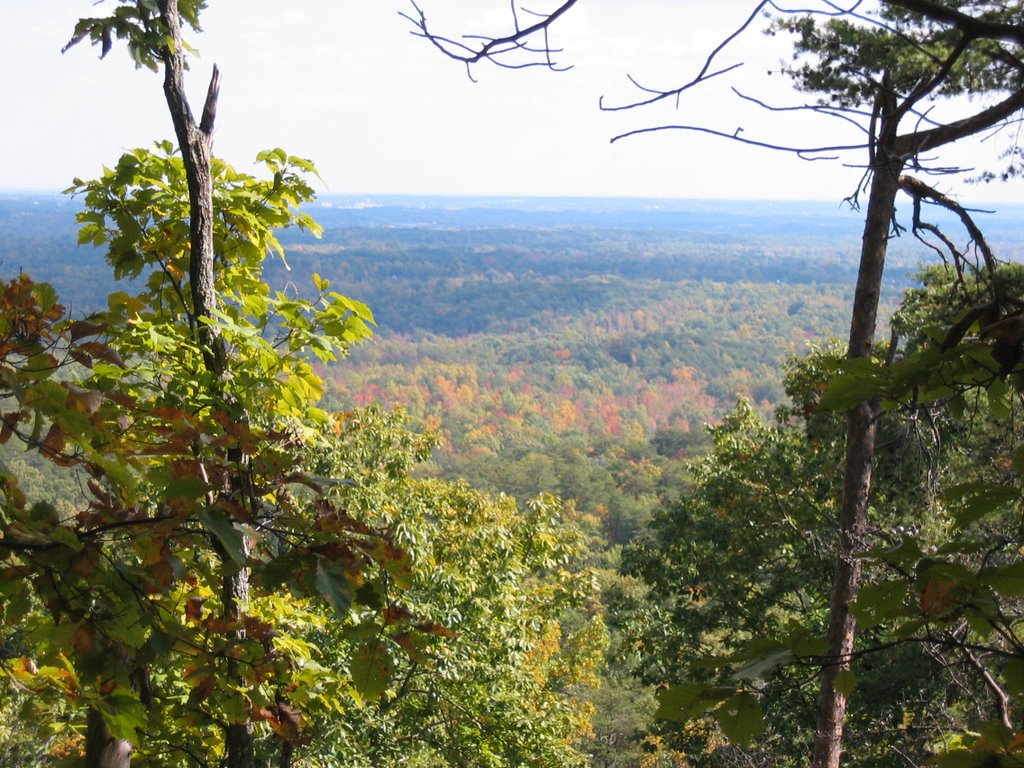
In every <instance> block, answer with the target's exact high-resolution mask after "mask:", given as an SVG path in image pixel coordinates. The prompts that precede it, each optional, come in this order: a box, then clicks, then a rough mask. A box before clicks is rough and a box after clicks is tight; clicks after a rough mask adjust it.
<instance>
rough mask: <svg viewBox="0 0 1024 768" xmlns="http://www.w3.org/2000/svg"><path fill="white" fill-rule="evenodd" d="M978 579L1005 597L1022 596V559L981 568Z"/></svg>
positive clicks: (1023, 570)
mask: <svg viewBox="0 0 1024 768" xmlns="http://www.w3.org/2000/svg"><path fill="white" fill-rule="evenodd" d="M978 581H980V582H981V583H982V584H984V585H986V586H989V587H991V588H992V589H994V590H995V591H996V592H998V593H999V594H1001V595H1003V596H1005V597H1021V596H1024V561H1021V560H1019V561H1017V562H1016V563H1012V564H1011V565H1004V566H999V567H994V568H982V569H981V571H980V572H979V573H978Z"/></svg>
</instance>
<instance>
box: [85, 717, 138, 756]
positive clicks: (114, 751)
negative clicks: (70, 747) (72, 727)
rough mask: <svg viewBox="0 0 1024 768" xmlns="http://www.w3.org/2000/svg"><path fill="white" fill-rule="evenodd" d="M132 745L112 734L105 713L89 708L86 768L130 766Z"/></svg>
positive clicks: (86, 736) (86, 732) (86, 735)
mask: <svg viewBox="0 0 1024 768" xmlns="http://www.w3.org/2000/svg"><path fill="white" fill-rule="evenodd" d="M131 763H132V745H131V743H130V742H128V741H127V740H125V739H115V738H114V737H113V736H112V735H111V734H110V729H108V728H107V724H106V722H105V721H104V720H103V715H101V714H100V713H99V711H97V710H95V709H90V710H89V715H88V719H87V721H86V730H85V768H129V766H130V765H131Z"/></svg>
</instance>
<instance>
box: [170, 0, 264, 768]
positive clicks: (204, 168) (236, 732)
mask: <svg viewBox="0 0 1024 768" xmlns="http://www.w3.org/2000/svg"><path fill="white" fill-rule="evenodd" d="M160 14H161V19H162V21H163V24H164V26H165V27H166V29H167V35H168V37H169V39H170V41H171V45H170V46H168V47H167V48H166V49H165V51H164V95H165V97H166V99H167V106H168V109H169V110H170V113H171V121H172V122H173V123H174V132H175V135H176V137H177V139H178V146H179V148H180V150H181V156H182V161H183V163H184V166H185V177H186V179H187V182H188V197H189V245H190V257H189V287H190V290H191V297H192V310H191V314H190V322H191V324H192V326H193V329H194V331H195V333H196V337H197V339H198V341H199V344H200V346H201V348H202V352H203V362H204V363H205V366H206V370H207V371H208V372H209V373H211V374H213V377H214V383H213V385H212V386H213V388H214V389H215V391H214V392H213V393H212V394H214V395H215V396H217V397H220V398H221V399H222V400H225V402H227V398H226V397H225V394H226V393H225V392H224V391H222V384H223V381H222V380H223V378H224V375H225V373H226V372H227V354H226V351H225V347H224V340H223V338H222V337H221V336H220V335H219V334H218V333H217V332H216V329H215V326H212V325H209V324H207V323H204V322H202V321H203V320H204V319H207V318H211V317H212V316H213V310H214V308H215V307H216V301H217V294H216V287H215V282H214V280H215V278H214V268H213V267H214V263H213V262H214V249H213V220H214V208H213V173H212V155H213V123H214V119H215V118H216V113H217V96H218V93H219V90H220V73H219V72H218V70H217V67H216V66H215V67H214V68H213V77H212V78H211V80H210V86H209V89H208V90H207V94H206V103H205V104H204V106H203V115H202V118H201V119H200V122H199V124H198V125H197V124H196V121H195V119H194V117H193V116H192V110H191V109H190V108H189V104H188V99H187V98H186V96H185V57H184V48H183V46H182V41H181V17H180V14H179V11H178V0H160ZM238 416H239V418H242V419H244V418H245V414H239V415H238ZM228 459H229V460H231V461H234V462H236V463H237V465H238V466H239V467H242V466H244V465H245V459H244V457H243V456H241V455H239V456H229V457H228ZM239 485H241V484H240V483H237V482H233V483H232V492H234V490H235V489H236V487H237V486H239ZM221 562H222V571H223V575H222V593H221V598H222V610H223V611H224V616H225V618H226V619H228V620H229V621H230V620H237V619H239V618H240V617H241V615H242V613H243V611H244V606H245V604H246V601H247V599H248V593H249V575H248V570H247V569H245V568H238V567H236V565H235V563H233V562H231V560H230V559H229V558H228V557H227V556H226V555H225V556H222V558H221ZM239 635H240V637H244V631H243V630H239ZM227 674H228V678H229V679H230V680H232V681H235V680H238V679H239V670H238V662H237V661H235V660H233V659H229V660H228V669H227ZM225 752H226V768H254V765H255V759H256V758H255V750H254V745H253V734H252V727H251V725H250V723H249V722H248V721H247V720H246V721H245V722H241V723H229V724H228V725H227V726H226V727H225Z"/></svg>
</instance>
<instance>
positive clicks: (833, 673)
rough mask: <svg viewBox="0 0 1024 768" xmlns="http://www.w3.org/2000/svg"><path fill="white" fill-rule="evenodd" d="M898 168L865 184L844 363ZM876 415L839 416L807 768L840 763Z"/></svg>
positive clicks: (885, 227)
mask: <svg viewBox="0 0 1024 768" xmlns="http://www.w3.org/2000/svg"><path fill="white" fill-rule="evenodd" d="M903 165H904V161H903V160H902V159H898V158H895V157H893V156H891V155H888V154H884V155H882V156H881V157H880V162H879V164H878V166H877V167H876V168H875V169H874V173H873V176H872V180H871V191H870V193H869V197H868V208H867V216H866V218H865V222H864V236H863V240H862V243H861V259H860V271H859V273H858V276H857V290H856V293H855V294H854V301H853V316H852V319H851V322H850V342H849V348H848V351H847V356H848V357H850V358H862V357H868V356H869V355H870V354H871V349H872V345H873V343H874V337H875V325H876V322H877V317H878V300H879V295H880V294H881V289H882V274H883V271H884V267H885V256H886V250H887V249H888V245H889V233H890V230H891V226H892V220H893V215H894V213H895V210H896V194H897V192H898V191H899V188H900V186H899V176H900V173H901V172H902V169H903ZM878 414H879V406H878V402H877V401H868V402H864V403H861V404H860V405H858V406H856V407H855V408H852V409H851V410H850V411H849V412H848V413H847V415H846V468H845V476H844V480H843V497H842V503H841V506H840V510H839V531H838V536H837V539H836V565H835V572H834V575H833V581H832V597H831V601H830V604H829V624H828V651H827V653H826V655H825V659H824V661H825V665H824V667H823V668H822V673H821V687H820V690H819V694H818V717H817V725H816V727H815V734H814V751H813V753H812V756H811V768H839V765H840V763H841V758H842V743H843V726H844V723H845V719H846V704H847V697H846V695H845V694H844V693H843V692H842V691H840V690H838V689H837V688H836V678H837V676H838V675H839V673H840V672H842V671H845V670H849V668H850V658H851V654H852V653H853V643H854V639H855V636H856V628H857V626H856V619H855V618H854V617H853V614H851V613H850V603H851V602H852V601H853V600H854V598H855V597H856V596H857V590H858V588H859V586H860V575H861V564H860V560H859V558H858V556H857V550H858V549H859V548H861V547H862V545H863V541H864V533H865V530H866V528H867V514H868V497H869V494H870V492H871V474H872V469H873V463H874V455H875V425H876V422H877V419H878Z"/></svg>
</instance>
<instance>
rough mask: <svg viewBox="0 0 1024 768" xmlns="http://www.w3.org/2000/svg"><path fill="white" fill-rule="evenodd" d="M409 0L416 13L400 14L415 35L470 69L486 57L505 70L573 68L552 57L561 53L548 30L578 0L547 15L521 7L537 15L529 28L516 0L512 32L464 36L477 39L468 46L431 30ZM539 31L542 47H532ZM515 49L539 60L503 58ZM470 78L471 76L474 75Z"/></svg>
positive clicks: (418, 9) (420, 10)
mask: <svg viewBox="0 0 1024 768" xmlns="http://www.w3.org/2000/svg"><path fill="white" fill-rule="evenodd" d="M409 2H410V4H411V5H412V7H413V8H414V9H415V13H404V12H399V14H398V15H399V16H401V17H402V18H404V19H408V20H409V21H410V22H412V25H413V27H415V29H414V30H413V31H412V34H413V35H415V36H416V37H422V38H424V39H426V40H429V41H430V42H431V44H432V45H433V46H434V47H435V48H437V49H438V50H439V51H441V53H443V54H444V55H445V56H447V57H448V58H450V59H455V60H456V61H461V62H463V63H464V64H465V65H466V66H467V68H468V67H470V66H471V65H473V64H476V63H478V62H480V61H484V60H487V61H490V62H491V63H492V64H496V65H497V66H499V67H504V68H506V69H525V68H528V67H545V68H547V69H551V70H554V71H564V70H566V69H570V67H563V66H559V65H558V64H557V63H556V62H555V60H554V59H553V57H552V56H553V54H555V53H561V49H560V48H552V47H551V44H550V40H549V38H548V29H549V28H550V27H551V25H552V24H554V23H555V22H556V21H558V19H559V18H561V17H562V16H563V15H564V14H565V13H566V12H568V10H569V9H570V8H572V7H573V6H574V5H576V3H577V2H578V0H565V1H564V2H563V3H562V4H561V5H559V6H558V7H557V8H556V9H555V10H554V11H552V12H551V13H547V14H545V13H537V12H535V11H530V10H527V9H522V10H523V11H524V12H525V13H527V14H529V15H531V16H535V17H537V19H538V20H537V21H536V22H534V23H533V24H531V25H529V26H527V27H520V25H519V15H518V13H517V12H516V8H515V5H514V3H513V6H512V21H513V31H512V32H510V33H509V34H507V35H503V36H501V37H486V36H481V35H475V36H467V37H464V38H463V39H464V40H472V41H477V42H478V43H479V44H478V45H476V46H473V45H468V44H467V43H464V42H461V41H459V40H453V39H451V38H448V37H444V36H442V35H438V34H435V33H434V32H432V31H431V30H430V27H429V25H428V24H427V16H426V14H425V13H424V12H423V10H422V9H421V8H420V7H419V5H417V4H416V0H409ZM538 34H540V35H542V36H543V40H544V42H543V45H541V46H540V47H533V46H531V45H530V44H529V40H530V38H532V37H534V36H535V35H538ZM516 52H522V53H526V54H533V55H539V56H540V59H539V60H530V61H526V62H509V61H504V60H502V59H503V57H505V56H508V55H510V54H513V53H516ZM470 77H471V79H472V76H470Z"/></svg>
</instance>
